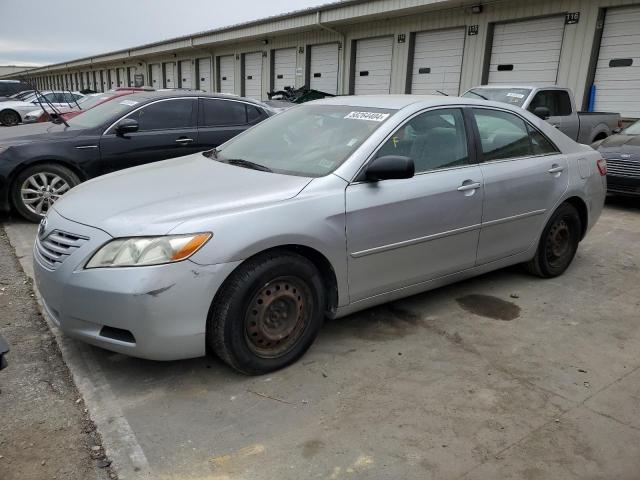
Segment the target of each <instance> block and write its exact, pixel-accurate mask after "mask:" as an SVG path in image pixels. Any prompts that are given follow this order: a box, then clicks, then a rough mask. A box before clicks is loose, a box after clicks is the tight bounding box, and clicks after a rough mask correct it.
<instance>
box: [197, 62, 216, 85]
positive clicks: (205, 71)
mask: <svg viewBox="0 0 640 480" xmlns="http://www.w3.org/2000/svg"><path fill="white" fill-rule="evenodd" d="M197 62H198V82H197V87H198V88H199V89H200V90H204V91H205V92H211V91H212V90H213V86H212V84H211V59H210V58H200V59H198V60H197Z"/></svg>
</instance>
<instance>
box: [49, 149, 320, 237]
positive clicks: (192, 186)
mask: <svg viewBox="0 0 640 480" xmlns="http://www.w3.org/2000/svg"><path fill="white" fill-rule="evenodd" d="M310 181H311V179H310V178H306V177H296V176H292V175H280V174H276V173H269V172H261V171H257V170H250V169H247V168H243V167H238V166H233V165H228V164H224V163H221V162H218V161H217V160H213V159H210V158H207V157H205V156H204V155H202V154H201V153H196V154H193V155H188V156H186V157H180V158H175V159H172V160H165V161H162V162H156V163H152V164H149V165H144V166H140V167H134V168H129V169H126V170H120V171H119V172H115V173H112V174H109V175H105V176H102V177H98V178H95V179H93V180H90V181H88V182H86V183H83V184H80V185H79V186H77V187H75V188H74V189H72V190H71V191H69V192H68V193H67V194H66V195H65V196H64V197H63V198H62V199H60V200H59V201H58V202H56V204H55V205H54V209H55V210H56V211H57V212H58V213H59V214H60V215H62V216H63V217H65V218H67V219H69V220H72V221H74V222H79V223H82V224H85V225H89V226H92V227H96V228H99V229H101V230H104V231H105V232H107V233H108V234H109V235H111V236H113V237H123V236H136V235H164V234H166V233H168V232H169V231H170V230H172V229H174V228H175V227H177V226H178V225H179V224H181V223H183V222H185V221H188V220H191V219H198V218H204V217H210V216H214V215H219V214H224V213H229V212H231V211H236V210H239V209H249V208H255V207H257V206H264V205H266V204H269V203H273V202H279V201H282V200H286V199H289V198H292V197H295V196H296V195H297V194H298V193H299V192H300V191H301V190H302V189H303V188H304V187H305V186H306V185H307V184H308V183H309V182H310Z"/></svg>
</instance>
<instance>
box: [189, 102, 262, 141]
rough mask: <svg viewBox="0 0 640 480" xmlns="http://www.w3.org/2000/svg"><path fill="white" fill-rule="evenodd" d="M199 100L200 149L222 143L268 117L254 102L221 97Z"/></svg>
mask: <svg viewBox="0 0 640 480" xmlns="http://www.w3.org/2000/svg"><path fill="white" fill-rule="evenodd" d="M199 101H200V106H199V115H198V149H199V150H206V149H209V148H212V147H217V146H219V145H222V144H223V143H224V142H226V141H227V140H229V139H230V138H232V137H235V136H236V135H238V134H239V133H241V132H243V131H244V130H246V129H247V128H248V127H249V126H251V125H254V124H256V123H258V122H260V121H262V120H264V119H265V118H267V114H266V113H265V112H264V110H262V109H261V108H260V107H258V106H256V105H253V104H249V103H245V102H240V101H236V100H227V99H221V98H201V99H200V100H199Z"/></svg>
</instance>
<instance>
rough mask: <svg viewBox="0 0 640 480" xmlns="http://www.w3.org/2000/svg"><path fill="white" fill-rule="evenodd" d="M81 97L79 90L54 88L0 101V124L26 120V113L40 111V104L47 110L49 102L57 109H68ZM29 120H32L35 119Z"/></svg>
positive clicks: (11, 124)
mask: <svg viewBox="0 0 640 480" xmlns="http://www.w3.org/2000/svg"><path fill="white" fill-rule="evenodd" d="M83 97H84V95H83V94H81V93H80V92H69V91H62V90H54V91H45V92H40V94H39V96H38V94H36V93H33V94H31V95H29V96H27V97H26V98H24V99H23V100H21V101H19V100H16V101H7V102H2V103H0V124H2V125H5V126H13V125H17V124H19V123H24V122H28V121H29V120H27V119H26V117H27V115H29V114H31V113H32V112H33V111H34V110H35V109H38V110H40V111H42V110H41V105H42V107H45V108H47V109H48V110H49V109H50V108H51V107H50V106H49V104H51V105H53V106H54V107H55V108H56V109H57V110H59V111H63V112H64V111H68V110H70V109H72V108H73V107H74V106H76V102H78V101H80V99H82V98H83ZM36 118H37V117H36ZM31 121H32V122H34V121H36V119H33V120H31Z"/></svg>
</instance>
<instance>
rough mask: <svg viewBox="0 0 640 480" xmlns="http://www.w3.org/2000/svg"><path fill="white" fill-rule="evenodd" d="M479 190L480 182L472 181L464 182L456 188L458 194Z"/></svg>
mask: <svg viewBox="0 0 640 480" xmlns="http://www.w3.org/2000/svg"><path fill="white" fill-rule="evenodd" d="M479 188H480V182H473V181H472V180H465V181H464V182H462V185H460V186H459V187H458V191H459V192H467V191H469V190H477V189H479Z"/></svg>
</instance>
